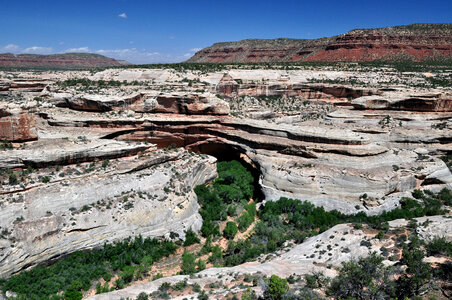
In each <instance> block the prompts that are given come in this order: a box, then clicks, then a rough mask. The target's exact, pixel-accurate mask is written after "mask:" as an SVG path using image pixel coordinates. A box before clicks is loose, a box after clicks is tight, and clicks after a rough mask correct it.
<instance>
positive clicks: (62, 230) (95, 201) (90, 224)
mask: <svg viewBox="0 0 452 300" xmlns="http://www.w3.org/2000/svg"><path fill="white" fill-rule="evenodd" d="M214 163H215V159H214V158H212V157H200V156H196V155H194V156H193V155H190V154H188V153H187V152H185V151H182V150H179V151H177V150H173V151H171V152H164V151H155V150H154V151H150V152H145V153H144V154H143V155H141V156H140V157H138V156H130V157H129V158H127V159H122V160H118V161H114V162H113V161H112V162H111V163H110V165H109V166H108V167H105V168H103V167H101V166H100V165H99V164H98V165H97V166H95V165H94V166H88V165H82V166H81V167H77V166H74V167H71V168H64V169H62V170H61V171H60V172H61V173H60V174H63V175H62V176H61V175H60V176H57V177H52V178H51V179H50V180H49V182H48V183H29V184H27V187H26V188H25V189H22V188H20V189H16V190H15V191H14V192H13V191H3V192H2V194H3V195H2V202H1V206H2V209H1V213H0V215H1V216H0V219H1V221H0V226H1V228H3V229H5V228H8V231H9V232H12V234H13V236H14V237H15V242H11V241H10V240H4V239H2V240H1V241H0V242H1V244H0V248H1V250H2V253H3V256H2V257H1V258H0V274H2V276H6V275H8V274H11V273H12V272H16V271H18V270H20V269H22V268H24V267H27V266H29V265H34V264H36V263H40V262H45V261H48V260H49V259H52V258H57V257H59V256H61V255H64V254H67V253H71V252H73V251H75V250H82V249H86V248H93V247H96V246H101V245H103V244H104V243H105V242H111V241H115V240H120V239H124V238H126V237H128V236H130V235H138V234H141V235H143V236H165V235H166V236H169V233H170V232H175V233H177V234H179V235H180V236H182V237H183V236H184V231H185V230H187V229H188V228H190V227H191V228H193V229H194V230H198V229H199V228H200V226H201V218H200V216H199V214H198V208H199V206H198V204H197V202H196V196H195V194H194V193H193V190H192V188H193V187H194V186H196V185H199V184H203V183H204V182H206V181H209V180H212V179H213V178H215V176H216V171H215V164H214ZM83 167H85V168H83ZM38 176H39V175H38ZM176 179H177V180H176ZM35 180H36V179H35Z"/></svg>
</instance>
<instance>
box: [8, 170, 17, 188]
mask: <svg viewBox="0 0 452 300" xmlns="http://www.w3.org/2000/svg"><path fill="white" fill-rule="evenodd" d="M8 181H9V184H10V185H15V184H18V183H19V180H17V176H16V174H14V173H12V172H11V173H10V174H9V177H8Z"/></svg>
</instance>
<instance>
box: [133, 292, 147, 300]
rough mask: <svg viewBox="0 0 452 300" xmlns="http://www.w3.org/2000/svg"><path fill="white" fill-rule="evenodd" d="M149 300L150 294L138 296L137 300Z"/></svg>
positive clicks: (142, 293) (143, 293)
mask: <svg viewBox="0 0 452 300" xmlns="http://www.w3.org/2000/svg"><path fill="white" fill-rule="evenodd" d="M148 299H149V296H148V294H146V293H145V292H141V293H139V294H138V296H137V299H136V300H148Z"/></svg>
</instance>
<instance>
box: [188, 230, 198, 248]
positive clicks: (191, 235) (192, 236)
mask: <svg viewBox="0 0 452 300" xmlns="http://www.w3.org/2000/svg"><path fill="white" fill-rule="evenodd" d="M200 241H201V240H200V239H199V238H198V236H197V235H196V233H195V232H194V231H193V230H192V229H191V228H190V229H188V230H187V231H186V232H185V241H184V247H187V246H190V245H193V244H198V243H199V242H200Z"/></svg>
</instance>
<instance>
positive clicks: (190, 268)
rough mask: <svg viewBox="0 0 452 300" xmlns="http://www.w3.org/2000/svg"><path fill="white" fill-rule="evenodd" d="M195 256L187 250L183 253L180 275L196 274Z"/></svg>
mask: <svg viewBox="0 0 452 300" xmlns="http://www.w3.org/2000/svg"><path fill="white" fill-rule="evenodd" d="M195 260H196V258H195V256H194V255H193V254H192V253H189V252H188V251H187V250H185V251H184V254H183V255H182V270H181V273H182V274H193V273H196V263H195Z"/></svg>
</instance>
